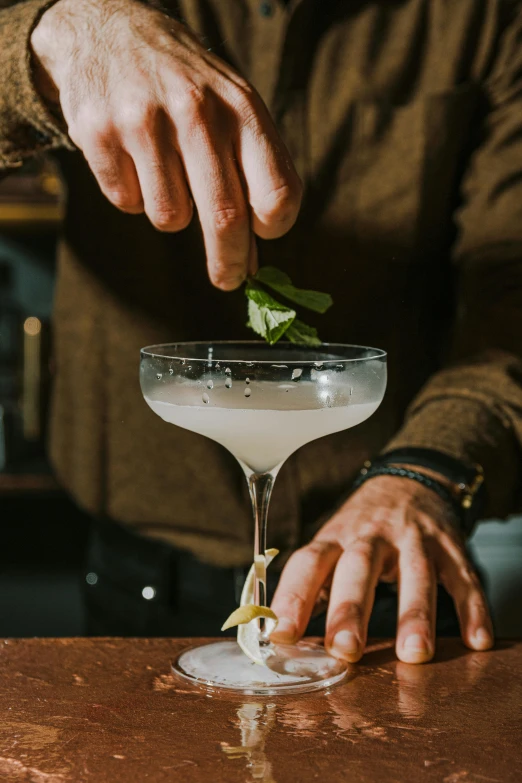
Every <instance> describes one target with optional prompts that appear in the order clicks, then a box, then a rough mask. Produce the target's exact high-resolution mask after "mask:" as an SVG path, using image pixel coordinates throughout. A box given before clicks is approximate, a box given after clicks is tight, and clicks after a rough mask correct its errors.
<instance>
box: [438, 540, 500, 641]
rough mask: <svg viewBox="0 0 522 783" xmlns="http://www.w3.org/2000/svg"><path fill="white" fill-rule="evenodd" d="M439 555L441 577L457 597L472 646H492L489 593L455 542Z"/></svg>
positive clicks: (463, 630)
mask: <svg viewBox="0 0 522 783" xmlns="http://www.w3.org/2000/svg"><path fill="white" fill-rule="evenodd" d="M449 546H450V547H451V548H450V549H449V551H448V548H446V549H445V550H444V551H443V552H442V553H441V554H440V555H439V559H438V563H437V565H438V570H439V578H440V580H441V582H442V584H443V585H444V587H445V588H446V590H447V591H448V593H449V594H450V595H451V596H452V598H453V600H454V601H455V608H456V610H457V615H458V618H459V623H460V631H461V634H462V638H463V640H464V642H465V644H466V645H467V646H468V647H470V648H471V649H472V650H489V649H490V648H491V647H492V646H493V644H494V635H493V624H492V622H491V616H490V613H489V609H488V605H487V600H486V596H485V595H484V591H483V590H482V586H481V584H480V582H479V579H478V576H477V574H476V572H475V570H474V569H473V567H472V566H471V564H470V562H469V560H468V559H467V557H466V556H465V555H464V554H463V552H462V551H461V550H460V549H458V548H457V547H456V546H451V545H449Z"/></svg>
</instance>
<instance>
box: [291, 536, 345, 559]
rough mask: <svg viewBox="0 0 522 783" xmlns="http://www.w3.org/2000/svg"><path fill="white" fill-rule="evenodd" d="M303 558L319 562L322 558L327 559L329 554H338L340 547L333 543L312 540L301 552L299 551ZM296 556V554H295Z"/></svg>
mask: <svg viewBox="0 0 522 783" xmlns="http://www.w3.org/2000/svg"><path fill="white" fill-rule="evenodd" d="M299 552H301V553H302V554H303V555H304V556H305V557H308V558H310V559H313V560H314V561H316V560H319V559H321V558H323V557H327V556H329V555H330V554H340V552H341V547H340V545H339V544H337V543H336V542H335V541H321V540H320V539H313V541H310V542H309V543H308V544H306V546H304V547H303V548H302V549H301V550H299ZM296 554H298V553H297V552H296Z"/></svg>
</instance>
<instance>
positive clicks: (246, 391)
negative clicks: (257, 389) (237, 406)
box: [245, 389, 252, 397]
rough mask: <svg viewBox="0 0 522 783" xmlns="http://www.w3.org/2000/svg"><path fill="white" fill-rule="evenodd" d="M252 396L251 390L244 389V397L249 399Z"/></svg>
mask: <svg viewBox="0 0 522 783" xmlns="http://www.w3.org/2000/svg"><path fill="white" fill-rule="evenodd" d="M251 394H252V389H245V397H250V395H251Z"/></svg>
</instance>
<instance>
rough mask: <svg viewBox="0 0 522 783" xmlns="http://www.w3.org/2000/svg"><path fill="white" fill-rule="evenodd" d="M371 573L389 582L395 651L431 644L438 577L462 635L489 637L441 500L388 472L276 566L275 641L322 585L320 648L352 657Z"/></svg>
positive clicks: (410, 653) (407, 654) (413, 652)
mask: <svg viewBox="0 0 522 783" xmlns="http://www.w3.org/2000/svg"><path fill="white" fill-rule="evenodd" d="M379 581H384V582H397V583H398V595H399V611H398V625H397V640H396V651H397V656H398V658H399V659H400V660H401V661H404V662H405V663H424V662H426V661H429V660H430V659H431V658H432V657H433V654H434V651H435V621H436V598H437V581H439V582H440V583H441V584H442V585H444V587H445V588H446V590H447V591H448V592H449V593H450V595H451V596H452V597H453V600H454V602H455V606H456V610H457V614H458V617H459V622H460V628H461V634H462V638H463V640H464V642H465V643H466V645H467V646H468V647H470V648H471V649H473V650H487V649H489V648H490V647H491V646H492V645H493V630H492V623H491V618H490V615H489V611H488V607H487V603H486V598H485V596H484V593H483V591H482V587H481V585H480V582H479V579H478V577H477V574H476V572H475V570H474V568H473V566H472V564H471V563H470V561H469V559H468V557H467V554H466V550H465V546H464V542H463V540H462V539H461V537H460V534H459V533H458V531H457V529H456V526H455V523H454V521H453V520H452V512H451V510H450V509H449V508H448V506H447V505H446V503H445V502H444V501H443V500H442V499H441V498H439V497H438V495H436V494H435V493H434V492H433V491H432V490H430V489H428V488H426V487H423V486H422V485H420V484H417V483H416V482H414V481H411V480H408V479H404V478H397V477H395V476H378V477H374V478H372V479H370V480H368V481H367V482H365V483H364V484H363V485H362V486H361V487H360V488H359V489H358V490H357V491H356V492H355V493H354V494H353V495H352V496H351V497H350V498H349V499H348V500H347V501H346V503H345V504H344V505H343V506H342V507H341V508H340V509H339V510H338V511H337V512H336V514H335V515H334V516H333V517H332V519H330V520H329V521H328V522H327V523H326V524H325V525H324V527H323V528H322V529H321V530H320V531H319V533H318V534H317V535H316V536H315V538H314V539H313V540H312V541H311V542H310V543H309V544H308V545H307V546H305V547H303V548H302V549H299V550H298V551H296V552H295V553H294V554H293V555H292V557H291V558H290V560H289V561H288V563H287V565H286V567H285V568H284V570H283V573H282V576H281V580H280V582H279V586H278V588H277V591H276V594H275V596H274V600H273V602H272V609H273V610H274V612H275V613H276V614H277V615H278V617H279V625H278V628H277V631H276V632H275V633H273V634H272V639H273V641H276V642H281V643H285V642H286V643H291V642H295V641H297V639H299V638H300V637H301V636H302V635H303V633H304V631H305V629H306V626H307V625H308V621H309V619H310V616H311V614H312V611H313V609H314V606H315V605H316V603H317V600H318V597H319V594H320V593H321V591H322V590H324V588H325V587H326V588H329V589H330V598H329V605H328V614H327V621H326V636H325V646H326V648H327V649H328V650H329V651H330V652H331V653H332V654H333V655H335V656H337V657H338V658H343V659H344V660H347V661H350V662H355V661H358V660H359V658H360V657H361V656H362V654H363V652H364V648H365V645H366V636H367V631H368V622H369V619H370V614H371V611H372V606H373V601H374V593H375V588H376V585H377V583H378V582H379Z"/></svg>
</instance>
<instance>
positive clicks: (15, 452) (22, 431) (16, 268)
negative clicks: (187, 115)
mask: <svg viewBox="0 0 522 783" xmlns="http://www.w3.org/2000/svg"><path fill="white" fill-rule="evenodd" d="M63 196H64V194H63V191H62V186H61V182H60V179H59V176H58V173H57V171H56V169H55V168H54V165H53V163H52V161H51V160H49V159H46V158H43V159H42V158H41V159H36V160H33V161H31V162H30V163H29V164H28V165H27V166H25V167H23V168H22V169H19V170H17V172H16V173H15V174H13V175H11V176H9V177H7V178H5V179H3V180H1V181H0V536H1V539H0V637H6V636H18V637H23V636H74V635H79V634H81V632H82V616H81V600H80V591H81V585H82V580H85V579H86V578H87V576H88V575H87V574H86V573H85V572H84V569H83V552H84V548H85V544H86V540H87V533H88V524H89V522H88V518H87V516H85V515H84V514H83V513H82V512H81V511H80V510H79V509H78V508H76V507H75V505H74V504H73V503H72V502H71V501H70V499H69V498H68V497H67V496H66V495H65V493H64V492H63V491H62V490H61V488H60V487H59V485H58V483H57V482H56V480H55V478H54V476H53V474H52V471H51V469H50V466H49V464H48V462H47V459H46V451H45V442H46V420H47V412H48V400H49V385H50V380H51V376H52V354H51V346H52V340H51V337H52V335H51V311H52V300H53V284H54V272H55V246H56V238H57V235H58V232H59V227H60V221H61V216H62V203H63ZM470 548H471V550H472V553H473V556H474V558H475V560H476V561H477V562H478V563H479V565H480V566H481V567H482V569H483V572H484V574H485V577H486V580H487V590H488V594H489V599H490V603H491V606H492V609H493V615H494V621H495V625H496V630H497V634H498V635H499V636H502V637H504V638H507V637H522V518H513V519H511V520H509V521H508V522H497V521H488V522H485V523H483V524H481V525H480V526H479V527H478V529H477V531H476V533H475V535H474V536H473V539H472V541H471V542H470Z"/></svg>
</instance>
